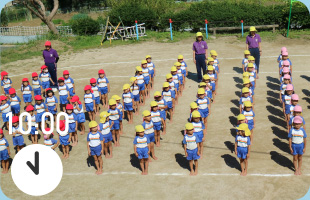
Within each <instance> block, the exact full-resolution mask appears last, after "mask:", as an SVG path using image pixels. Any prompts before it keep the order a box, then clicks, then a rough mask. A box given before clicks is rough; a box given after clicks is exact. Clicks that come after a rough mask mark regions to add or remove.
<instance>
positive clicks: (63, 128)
mask: <svg viewBox="0 0 310 200" xmlns="http://www.w3.org/2000/svg"><path fill="white" fill-rule="evenodd" d="M65 126H66V124H65V120H59V129H60V130H61V131H64V130H65V128H66V127H65Z"/></svg>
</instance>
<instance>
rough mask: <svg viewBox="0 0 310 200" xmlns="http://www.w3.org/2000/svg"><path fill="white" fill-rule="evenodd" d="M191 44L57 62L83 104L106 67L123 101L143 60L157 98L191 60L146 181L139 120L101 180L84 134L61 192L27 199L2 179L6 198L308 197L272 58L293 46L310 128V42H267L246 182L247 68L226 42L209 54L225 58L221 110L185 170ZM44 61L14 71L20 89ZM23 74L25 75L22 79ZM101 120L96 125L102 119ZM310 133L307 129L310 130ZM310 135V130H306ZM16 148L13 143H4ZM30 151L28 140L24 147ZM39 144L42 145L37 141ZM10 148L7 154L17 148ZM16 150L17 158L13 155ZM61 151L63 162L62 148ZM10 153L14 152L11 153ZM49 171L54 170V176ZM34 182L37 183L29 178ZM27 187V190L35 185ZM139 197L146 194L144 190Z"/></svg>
mask: <svg viewBox="0 0 310 200" xmlns="http://www.w3.org/2000/svg"><path fill="white" fill-rule="evenodd" d="M192 42H193V40H185V41H182V42H179V43H169V44H168V43H155V42H150V43H142V44H137V45H127V46H119V47H113V48H106V49H94V50H88V51H85V52H81V53H76V54H71V55H61V58H60V61H59V65H58V67H59V70H58V75H59V76H60V75H61V73H62V71H63V70H64V69H68V70H69V71H70V74H71V76H72V78H73V79H74V80H75V82H76V85H77V88H78V89H77V90H76V91H77V93H78V95H79V96H80V97H82V95H83V93H82V89H83V87H84V86H85V85H86V84H88V83H89V79H90V78H92V77H97V71H98V70H99V69H100V68H103V69H104V70H105V71H106V73H107V77H108V78H109V80H110V83H111V93H110V95H109V96H112V95H113V94H118V95H120V94H121V93H122V91H121V89H122V85H123V84H125V83H127V82H129V77H130V76H132V75H134V70H135V66H136V65H139V63H140V61H141V59H143V58H144V56H145V55H146V54H150V55H152V57H153V61H154V63H155V65H156V70H157V76H156V80H155V88H154V90H153V91H152V94H153V92H154V91H156V90H160V89H161V86H162V83H163V82H164V79H165V77H164V76H165V75H166V74H167V73H168V72H169V70H170V67H171V66H172V65H173V63H174V62H175V59H176V57H177V56H178V54H183V55H184V57H185V58H186V62H187V64H188V66H189V67H188V69H189V77H188V79H187V82H186V89H185V91H184V95H183V96H182V97H181V98H180V100H179V105H178V106H177V107H176V111H175V119H174V122H173V123H167V134H166V135H165V136H162V141H161V147H159V148H156V149H155V153H156V156H157V157H158V158H159V159H158V160H157V161H153V162H152V163H151V164H150V167H149V175H148V176H141V175H140V173H141V172H140V170H139V164H138V161H137V158H135V156H134V155H133V145H132V141H133V138H134V125H137V124H140V123H141V122H142V116H141V115H140V116H135V117H134V124H133V125H128V124H127V122H126V121H124V130H125V133H126V134H124V135H122V136H121V141H120V142H121V146H120V147H114V157H113V158H112V159H104V164H103V170H104V174H103V175H100V176H97V175H95V169H94V167H93V166H92V165H91V164H89V163H88V159H87V149H86V136H85V135H84V136H80V137H79V144H78V146H76V147H73V148H72V151H71V152H70V158H69V159H68V160H63V167H64V174H63V178H62V181H61V183H60V184H59V186H58V187H57V188H56V189H55V190H54V191H53V192H51V193H50V194H48V195H46V196H44V197H41V198H40V197H38V198H35V197H31V196H28V195H25V194H23V193H22V192H21V191H20V190H18V189H17V187H16V186H15V185H14V183H13V181H12V178H11V175H10V174H7V175H2V176H1V188H2V190H3V192H4V193H5V194H6V195H7V196H8V197H10V198H13V199H133V198H135V199H189V198H191V199H298V198H301V197H303V196H304V195H305V194H306V192H307V191H308V189H309V185H310V179H309V176H310V160H309V155H310V154H309V150H308V151H307V152H306V153H305V155H304V156H303V158H304V160H303V171H302V172H303V175H302V176H294V175H293V173H294V172H293V163H292V156H291V155H290V153H289V148H288V140H287V132H286V128H285V126H286V123H285V121H284V117H283V114H282V112H281V107H280V103H279V101H278V94H279V87H280V86H279V81H278V74H277V71H278V67H277V63H276V57H277V56H278V54H279V53H280V48H281V47H282V46H286V47H287V48H288V51H289V54H290V59H291V60H292V62H293V67H294V68H293V77H294V78H293V80H294V82H293V83H294V86H295V91H296V93H297V94H298V95H299V97H300V103H299V104H300V105H302V107H303V109H304V112H303V116H304V118H305V121H306V122H307V123H309V122H310V116H309V106H308V105H309V103H310V98H309V97H308V96H309V94H310V91H309V89H308V85H309V81H310V70H309V69H308V68H307V67H308V63H309V62H310V54H309V52H310V45H309V44H310V42H309V41H300V40H286V39H279V40H276V41H272V42H271V41H264V38H263V43H262V47H263V56H262V58H261V67H260V70H261V73H260V74H259V79H258V80H257V87H256V90H255V112H256V113H255V114H256V128H255V130H254V142H253V145H252V150H251V157H250V159H249V169H248V176H246V177H241V176H240V175H239V174H240V167H239V162H238V159H237V157H236V155H235V154H234V153H233V152H232V150H233V145H234V137H233V132H234V130H233V126H234V125H236V119H235V116H236V115H238V114H239V113H238V110H239V109H238V107H237V106H238V101H239V92H240V88H241V84H240V83H241V82H242V75H241V73H240V67H241V61H242V58H243V50H244V48H245V44H244V43H241V42H239V41H238V40H237V39H236V38H234V37H226V38H220V39H216V40H211V41H209V42H208V45H209V49H215V50H217V52H218V54H219V60H220V66H221V73H220V77H219V87H218V91H217V96H216V99H215V103H213V104H212V107H211V111H212V112H211V116H210V117H209V119H208V129H207V136H206V142H205V144H204V146H205V150H204V157H203V159H201V160H199V174H198V175H197V176H195V177H190V176H189V169H188V168H189V166H188V162H187V160H186V158H185V157H184V150H183V148H182V146H181V141H182V139H183V136H182V130H183V129H184V125H185V123H186V120H187V118H188V116H189V104H190V103H191V102H192V101H194V100H195V94H196V91H197V82H196V70H195V66H194V64H193V62H192V51H191V46H192ZM42 64H43V61H42V59H41V58H34V59H29V60H25V61H18V62H15V63H10V64H9V65H10V66H12V65H13V66H16V67H14V68H12V67H10V68H9V69H8V71H9V73H10V76H11V77H12V79H13V82H14V87H17V88H19V87H20V80H21V79H22V78H23V77H28V78H30V77H31V72H33V71H39V69H40V66H41V65H42ZM18 74H20V75H18ZM151 100H152V98H150V99H147V102H146V106H144V107H142V108H140V111H141V112H142V111H143V110H145V109H149V103H150V101H151ZM97 119H98V118H97ZM307 127H309V126H308V125H307ZM307 129H308V130H309V128H307ZM6 137H7V139H8V140H9V142H10V144H11V145H12V138H11V137H10V136H6ZM25 141H26V143H27V145H29V144H30V141H29V140H28V139H26V137H25ZM39 143H41V144H42V143H43V140H42V139H41V140H40V141H39ZM12 149H13V148H12V147H11V150H12ZM12 152H13V151H12ZM56 152H57V153H58V154H59V155H61V152H60V151H59V149H57V150H56ZM12 154H13V155H14V153H12ZM51 173H52V172H51ZM29 181H31V180H29ZM29 184H31V182H29ZM139 191H140V192H139Z"/></svg>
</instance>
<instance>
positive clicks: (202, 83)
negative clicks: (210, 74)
mask: <svg viewBox="0 0 310 200" xmlns="http://www.w3.org/2000/svg"><path fill="white" fill-rule="evenodd" d="M198 88H202V89H204V90H205V94H206V97H207V98H208V99H209V101H210V102H211V100H212V99H211V98H212V91H211V97H210V93H208V91H207V90H208V89H210V88H208V87H207V83H206V82H200V83H199V85H198Z"/></svg>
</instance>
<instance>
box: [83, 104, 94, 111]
mask: <svg viewBox="0 0 310 200" xmlns="http://www.w3.org/2000/svg"><path fill="white" fill-rule="evenodd" d="M85 107H86V111H87V112H92V111H94V103H85Z"/></svg>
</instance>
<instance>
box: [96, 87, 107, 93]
mask: <svg viewBox="0 0 310 200" xmlns="http://www.w3.org/2000/svg"><path fill="white" fill-rule="evenodd" d="M98 90H99V92H100V93H101V95H103V94H106V93H108V87H98Z"/></svg>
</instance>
